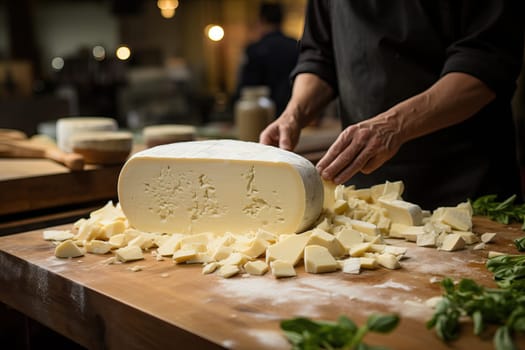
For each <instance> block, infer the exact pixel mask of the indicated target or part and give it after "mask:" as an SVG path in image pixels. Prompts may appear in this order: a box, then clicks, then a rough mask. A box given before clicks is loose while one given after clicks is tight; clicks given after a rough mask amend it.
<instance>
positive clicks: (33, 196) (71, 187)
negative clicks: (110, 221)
mask: <svg viewBox="0 0 525 350" xmlns="http://www.w3.org/2000/svg"><path fill="white" fill-rule="evenodd" d="M120 168H121V166H104V167H102V166H93V165H86V166H85V169H84V170H82V171H70V170H69V169H67V168H66V167H65V166H62V165H60V164H58V163H56V162H54V161H52V160H47V159H0V193H1V194H2V195H1V198H2V200H1V201H0V217H1V216H2V215H8V214H19V213H24V212H29V211H34V210H40V209H49V208H55V207H60V206H66V205H75V204H81V203H89V202H94V201H100V200H105V199H111V198H116V197H117V179H118V174H119V173H120Z"/></svg>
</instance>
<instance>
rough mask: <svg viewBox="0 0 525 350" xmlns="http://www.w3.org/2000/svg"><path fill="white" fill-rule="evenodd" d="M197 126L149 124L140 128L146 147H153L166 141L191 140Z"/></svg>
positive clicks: (193, 137)
mask: <svg viewBox="0 0 525 350" xmlns="http://www.w3.org/2000/svg"><path fill="white" fill-rule="evenodd" d="M196 133H197V128H195V127H194V126H193V125H178V124H164V125H150V126H146V127H145V128H144V129H143V130H142V137H143V139H144V144H145V145H146V147H148V148H150V147H154V146H159V145H164V144H167V143H173V142H181V141H193V140H194V139H195V135H196Z"/></svg>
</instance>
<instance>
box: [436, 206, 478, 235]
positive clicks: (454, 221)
mask: <svg viewBox="0 0 525 350" xmlns="http://www.w3.org/2000/svg"><path fill="white" fill-rule="evenodd" d="M440 219H441V221H442V222H443V223H445V224H447V225H450V226H451V227H452V228H453V229H456V230H460V231H471V230H472V215H471V214H470V213H469V211H468V210H467V209H461V208H457V207H443V208H442V212H441V215H440Z"/></svg>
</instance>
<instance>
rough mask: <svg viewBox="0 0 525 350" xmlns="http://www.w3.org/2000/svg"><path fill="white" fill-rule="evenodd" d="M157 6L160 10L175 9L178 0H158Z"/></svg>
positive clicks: (177, 5)
mask: <svg viewBox="0 0 525 350" xmlns="http://www.w3.org/2000/svg"><path fill="white" fill-rule="evenodd" d="M157 7H158V8H159V9H161V10H175V9H176V8H177V7H179V1H178V0H158V1H157ZM161 12H162V11H161Z"/></svg>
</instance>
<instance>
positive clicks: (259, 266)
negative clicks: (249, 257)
mask: <svg viewBox="0 0 525 350" xmlns="http://www.w3.org/2000/svg"><path fill="white" fill-rule="evenodd" d="M244 270H245V271H246V272H247V273H249V274H250V275H257V276H261V275H264V274H265V273H266V272H268V264H266V263H265V262H263V261H261V260H255V261H248V262H247V263H246V264H244Z"/></svg>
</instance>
